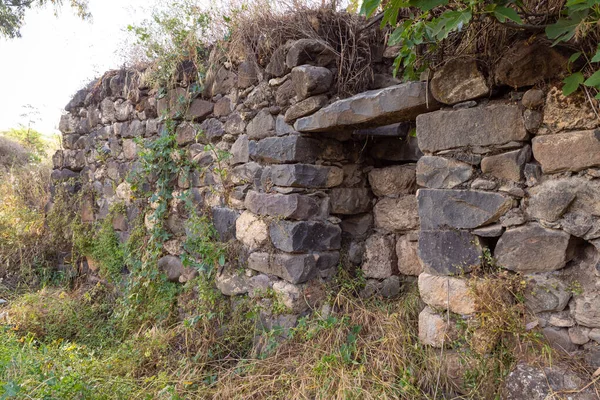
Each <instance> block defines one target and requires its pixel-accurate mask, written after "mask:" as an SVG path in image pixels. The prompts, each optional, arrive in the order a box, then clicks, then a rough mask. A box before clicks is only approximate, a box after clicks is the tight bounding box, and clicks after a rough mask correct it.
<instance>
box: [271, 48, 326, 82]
mask: <svg viewBox="0 0 600 400" xmlns="http://www.w3.org/2000/svg"><path fill="white" fill-rule="evenodd" d="M336 59H337V55H336V54H335V50H334V49H332V48H331V47H330V46H329V45H328V44H327V43H326V42H324V41H321V40H317V39H300V40H296V41H295V42H294V43H292V44H291V45H290V48H289V49H288V52H287V55H286V57H285V64H286V66H287V67H288V68H294V67H296V66H298V65H303V64H309V65H316V66H320V67H326V66H328V65H329V64H331V63H332V62H334V61H335V60H336ZM281 75H283V74H281ZM277 76H280V75H277Z"/></svg>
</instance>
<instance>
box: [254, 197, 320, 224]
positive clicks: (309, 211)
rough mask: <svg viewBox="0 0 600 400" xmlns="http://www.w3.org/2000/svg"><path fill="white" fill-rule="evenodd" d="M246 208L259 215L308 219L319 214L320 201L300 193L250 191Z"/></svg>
mask: <svg viewBox="0 0 600 400" xmlns="http://www.w3.org/2000/svg"><path fill="white" fill-rule="evenodd" d="M245 205H246V208H247V209H248V210H250V211H252V212H253V213H254V214H258V215H268V216H272V217H279V218H290V219H297V220H307V219H311V218H314V217H316V216H318V214H319V203H318V202H317V201H316V200H315V199H314V198H313V197H310V196H304V195H299V194H295V193H294V194H287V195H286V194H267V193H258V192H255V191H250V192H248V194H247V195H246V200H245Z"/></svg>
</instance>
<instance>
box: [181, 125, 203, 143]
mask: <svg viewBox="0 0 600 400" xmlns="http://www.w3.org/2000/svg"><path fill="white" fill-rule="evenodd" d="M198 133H199V129H198V125H196V124H192V123H189V122H182V123H181V124H179V125H178V126H177V129H176V130H175V139H176V141H177V144H178V145H180V146H185V145H188V144H190V143H193V142H195V141H196V136H197V135H198Z"/></svg>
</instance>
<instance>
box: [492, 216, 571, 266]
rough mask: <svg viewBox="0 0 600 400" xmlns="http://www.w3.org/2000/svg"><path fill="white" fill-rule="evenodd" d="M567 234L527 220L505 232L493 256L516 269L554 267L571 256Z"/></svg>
mask: <svg viewBox="0 0 600 400" xmlns="http://www.w3.org/2000/svg"><path fill="white" fill-rule="evenodd" d="M570 237H571V235H569V234H568V233H565V232H563V231H559V230H554V229H547V228H544V227H542V226H540V225H539V224H537V223H530V224H527V225H524V226H520V227H518V228H513V229H508V230H507V231H506V232H504V234H503V235H502V236H501V237H500V240H499V241H498V244H497V245H496V249H495V250H494V256H495V257H496V260H497V262H498V265H500V266H501V267H503V268H506V269H509V270H512V271H516V272H526V273H529V272H549V271H556V270H558V269H561V268H563V267H564V266H565V265H566V263H567V262H568V261H569V260H570V259H571V258H572V257H573V255H572V254H570V253H571V252H570V251H569V250H570V249H569V242H570Z"/></svg>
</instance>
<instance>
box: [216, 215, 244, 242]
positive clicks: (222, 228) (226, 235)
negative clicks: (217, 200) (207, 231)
mask: <svg viewBox="0 0 600 400" xmlns="http://www.w3.org/2000/svg"><path fill="white" fill-rule="evenodd" d="M238 215H239V214H238V213H237V211H235V210H232V209H230V208H226V207H215V208H213V209H212V223H213V226H214V227H215V230H216V231H217V234H218V235H219V240H221V241H223V242H227V241H229V240H231V239H234V238H235V226H236V224H235V222H236V220H237V218H238Z"/></svg>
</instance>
